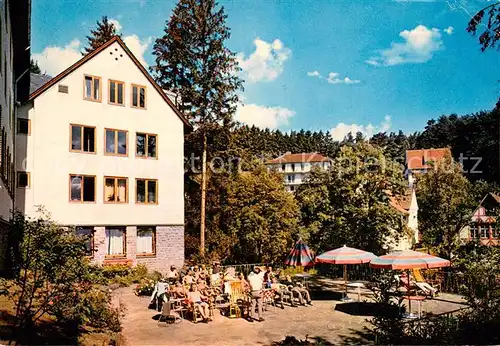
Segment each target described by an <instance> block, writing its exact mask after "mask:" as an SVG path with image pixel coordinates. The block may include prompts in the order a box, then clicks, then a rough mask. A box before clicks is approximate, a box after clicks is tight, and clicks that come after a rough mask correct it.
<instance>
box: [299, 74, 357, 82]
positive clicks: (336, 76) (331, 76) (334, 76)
mask: <svg viewBox="0 0 500 346" xmlns="http://www.w3.org/2000/svg"><path fill="white" fill-rule="evenodd" d="M307 75H308V76H309V77H315V78H319V79H326V81H327V82H328V83H330V84H357V83H359V82H361V81H360V80H358V79H351V78H349V77H340V73H337V72H330V73H329V74H328V77H326V78H325V77H323V76H322V75H321V73H319V72H318V71H312V72H307Z"/></svg>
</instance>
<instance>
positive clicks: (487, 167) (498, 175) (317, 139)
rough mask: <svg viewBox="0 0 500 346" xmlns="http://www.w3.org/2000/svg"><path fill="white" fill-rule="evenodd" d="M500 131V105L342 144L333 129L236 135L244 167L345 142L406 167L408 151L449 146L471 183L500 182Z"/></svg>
mask: <svg viewBox="0 0 500 346" xmlns="http://www.w3.org/2000/svg"><path fill="white" fill-rule="evenodd" d="M499 127H500V104H499V105H497V107H495V108H494V109H493V110H491V111H480V112H478V113H473V114H465V115H457V114H450V115H443V116H441V117H439V118H438V119H437V120H435V119H431V120H429V121H428V122H427V126H426V127H425V129H424V130H423V131H421V132H415V133H412V134H405V133H403V132H402V131H399V132H390V133H387V132H381V133H377V134H375V135H373V136H372V137H371V138H365V137H364V136H363V134H362V133H357V134H349V135H347V136H346V137H345V138H344V140H343V141H342V142H338V141H335V140H333V138H332V137H331V135H330V133H329V132H328V131H318V132H313V131H305V130H300V131H291V132H289V133H287V132H283V131H280V130H269V129H260V128H258V127H255V126H247V125H240V126H238V127H236V128H235V129H234V130H233V133H232V134H233V136H234V138H233V139H234V141H235V142H236V143H237V145H238V148H239V149H240V150H241V154H242V158H243V161H244V163H245V162H249V161H250V160H251V159H250V157H254V158H261V159H269V158H274V157H277V156H279V155H281V154H284V153H286V152H292V153H303V152H319V153H322V154H324V155H326V156H329V157H331V158H333V157H335V155H336V153H337V151H338V150H339V148H340V147H341V146H342V145H344V144H349V143H357V142H360V141H369V142H370V144H372V145H376V146H379V147H380V148H382V150H383V152H384V155H386V156H387V157H389V158H391V159H392V160H394V161H397V162H399V163H402V164H404V162H405V152H406V150H410V149H428V148H443V147H449V148H451V150H452V154H453V158H454V159H455V160H456V161H457V162H462V164H463V166H464V173H465V175H466V176H467V177H468V178H469V179H470V180H471V181H477V180H485V181H487V182H491V183H493V182H496V183H500V171H499V165H500V161H499V152H500V148H499V138H500V137H499ZM461 158H462V159H461Z"/></svg>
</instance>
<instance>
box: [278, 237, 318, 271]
mask: <svg viewBox="0 0 500 346" xmlns="http://www.w3.org/2000/svg"><path fill="white" fill-rule="evenodd" d="M285 264H286V265H289V266H303V267H308V266H310V265H313V264H314V255H313V253H312V251H311V250H310V249H309V246H307V244H306V243H304V241H303V240H302V239H299V240H297V242H296V243H295V245H294V246H293V248H292V250H291V251H290V253H289V254H288V256H287V257H286V259H285Z"/></svg>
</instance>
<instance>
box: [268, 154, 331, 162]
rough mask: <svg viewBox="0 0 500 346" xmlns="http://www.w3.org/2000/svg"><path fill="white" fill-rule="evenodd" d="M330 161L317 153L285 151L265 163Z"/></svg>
mask: <svg viewBox="0 0 500 346" xmlns="http://www.w3.org/2000/svg"><path fill="white" fill-rule="evenodd" d="M329 161H331V160H330V159H329V158H328V157H326V156H323V155H321V154H319V153H301V154H292V153H286V154H284V155H281V156H279V157H277V158H275V159H272V160H268V161H266V163H306V162H329Z"/></svg>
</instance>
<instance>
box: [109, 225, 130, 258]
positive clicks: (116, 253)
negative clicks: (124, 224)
mask: <svg viewBox="0 0 500 346" xmlns="http://www.w3.org/2000/svg"><path fill="white" fill-rule="evenodd" d="M105 233H106V256H109V257H125V255H126V253H127V252H126V248H125V245H126V241H127V237H126V232H125V229H123V228H119V227H116V228H114V227H109V228H106V232H105Z"/></svg>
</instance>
